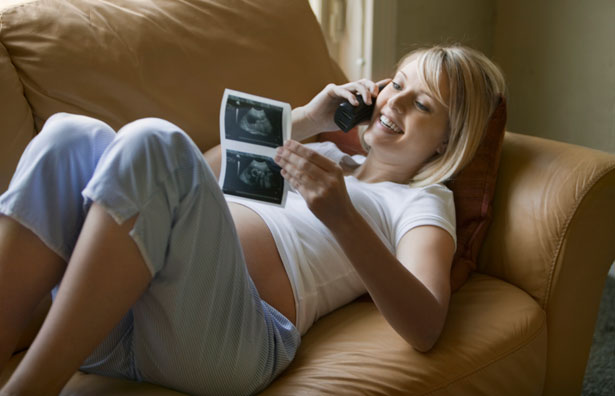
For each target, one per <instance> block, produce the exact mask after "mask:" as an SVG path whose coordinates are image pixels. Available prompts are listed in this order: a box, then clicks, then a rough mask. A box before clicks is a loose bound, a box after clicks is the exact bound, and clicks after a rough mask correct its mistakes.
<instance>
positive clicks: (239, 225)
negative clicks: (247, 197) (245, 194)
mask: <svg viewBox="0 0 615 396" xmlns="http://www.w3.org/2000/svg"><path fill="white" fill-rule="evenodd" d="M229 208H230V211H231V215H232V216H233V221H234V222H235V228H236V229H237V234H238V235H239V241H240V242H241V247H242V249H243V253H244V256H245V258H246V264H247V265H248V272H249V273H250V277H252V281H254V285H255V286H256V288H257V289H258V293H259V294H260V296H261V298H262V299H263V300H265V301H266V302H267V303H268V304H269V305H271V306H272V307H274V308H275V309H277V310H278V311H280V313H282V314H283V315H284V316H286V317H287V318H288V319H289V320H290V321H291V322H293V324H296V318H295V316H296V312H295V297H294V295H293V290H292V288H291V285H290V281H289V280H288V275H287V274H286V270H285V269H284V264H283V263H282V259H281V258H280V254H279V253H278V249H277V248H276V246H275V241H274V239H273V236H272V235H271V231H269V228H268V227H267V224H265V222H264V221H263V219H261V217H260V216H259V215H258V214H256V212H254V211H253V210H252V209H250V208H247V207H245V206H243V205H240V204H238V203H234V202H229Z"/></svg>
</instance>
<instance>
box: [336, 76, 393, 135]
mask: <svg viewBox="0 0 615 396" xmlns="http://www.w3.org/2000/svg"><path fill="white" fill-rule="evenodd" d="M385 86H386V84H382V85H380V86H378V94H380V91H382V90H383V89H384V87H385ZM357 100H358V101H359V105H358V106H353V105H351V104H350V102H348V101H344V102H343V103H341V104H340V105H339V107H338V108H337V110H335V116H334V117H333V120H334V121H335V123H336V124H337V126H338V127H340V129H341V130H342V131H344V132H348V131H350V130H351V129H352V128H354V127H355V126H356V125H357V124H358V123H360V122H363V121H367V120H369V119H370V118H371V117H372V113H373V112H374V103H375V102H376V98H372V104H371V105H370V106H368V105H366V104H365V102H363V97H362V96H361V95H359V94H357Z"/></svg>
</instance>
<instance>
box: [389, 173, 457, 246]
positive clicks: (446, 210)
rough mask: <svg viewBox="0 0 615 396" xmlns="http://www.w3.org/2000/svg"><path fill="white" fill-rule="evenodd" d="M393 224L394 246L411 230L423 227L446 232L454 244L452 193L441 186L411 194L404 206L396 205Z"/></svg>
mask: <svg viewBox="0 0 615 396" xmlns="http://www.w3.org/2000/svg"><path fill="white" fill-rule="evenodd" d="M397 211H398V213H397V214H396V215H395V216H394V218H395V219H397V220H396V221H395V223H394V235H395V246H397V245H398V244H399V241H400V240H401V238H402V237H403V236H404V235H405V234H406V233H407V232H408V231H410V230H411V229H413V228H415V227H419V226H424V225H432V226H437V227H440V228H442V229H444V230H445V231H447V232H448V233H449V234H450V235H451V237H452V238H453V241H454V242H455V249H457V233H456V229H455V201H454V199H453V192H452V191H451V190H449V189H448V188H447V187H446V186H444V185H442V184H434V185H430V186H427V187H423V188H421V189H419V190H418V191H416V193H415V194H412V195H411V196H410V197H409V198H408V199H407V200H406V201H405V202H404V205H397Z"/></svg>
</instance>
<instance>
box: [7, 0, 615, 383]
mask: <svg viewBox="0 0 615 396" xmlns="http://www.w3.org/2000/svg"><path fill="white" fill-rule="evenodd" d="M344 79H345V77H344V76H343V74H342V73H341V72H340V70H339V68H338V67H337V66H336V65H335V63H334V62H332V61H331V60H330V58H329V56H328V53H327V49H326V46H325V43H324V40H323V38H322V34H321V32H320V29H319V26H318V24H317V21H316V20H315V18H314V16H313V15H312V13H311V11H310V8H309V6H308V4H307V1H298V0H294V1H286V0H278V1H265V0H236V1H224V0H182V1H177V0H166V1H164V0H152V1H148V2H144V1H138V0H109V1H104V2H101V1H94V0H67V1H59V0H5V1H3V2H2V3H1V4H0V142H1V144H0V191H4V189H5V188H6V186H7V185H8V181H9V178H10V176H11V174H12V172H13V170H14V169H15V166H16V163H17V160H18V158H19V156H20V154H21V152H22V151H23V149H24V148H25V145H26V144H27V143H28V141H29V140H30V139H31V138H32V137H33V136H34V135H35V134H36V133H37V131H39V130H40V128H41V126H42V125H43V123H44V121H45V120H46V119H47V118H48V117H49V116H50V115H51V114H53V113H55V112H58V111H66V112H73V113H80V114H86V115H90V116H94V117H97V118H100V119H102V120H104V121H106V122H107V123H109V124H110V125H111V126H113V127H114V128H119V127H120V126H121V125H123V124H125V123H126V122H129V121H132V120H134V119H137V118H141V117H145V116H157V117H162V118H165V119H168V120H170V121H172V122H174V123H176V124H178V125H179V126H180V127H182V128H183V129H184V130H185V131H186V132H188V133H189V134H190V136H191V137H192V138H193V139H194V141H195V142H196V143H197V144H198V145H199V147H200V148H201V149H202V150H203V151H205V150H206V149H208V148H209V147H211V146H213V145H215V144H217V141H218V112H219V106H220V100H221V96H222V91H223V90H224V88H232V89H237V90H241V91H244V92H249V93H253V94H256V95H261V96H266V97H270V98H273V99H277V100H282V101H286V102H288V103H290V104H291V105H292V106H298V105H301V104H304V103H305V102H307V101H308V100H309V99H310V98H311V97H312V96H313V95H314V94H315V93H316V92H318V91H319V90H320V89H322V87H323V86H324V85H325V84H326V83H328V82H338V83H339V82H342V81H344ZM527 132H530V133H537V134H539V133H540V131H527ZM614 202H615V155H612V154H607V153H604V152H600V151H597V150H591V149H587V148H583V147H579V146H575V145H571V144H565V143H559V142H555V141H550V140H545V139H541V138H538V137H532V136H528V135H522V134H517V133H512V132H506V135H505V137H504V143H503V149H502V154H501V161H500V167H499V173H498V180H497V186H496V191H495V197H494V202H493V220H492V223H491V226H490V228H489V230H488V232H487V235H486V239H485V241H484V244H483V246H482V249H481V250H480V254H479V257H478V270H477V271H475V272H474V273H473V274H472V275H471V277H470V278H469V280H468V281H467V282H466V283H465V284H464V286H463V287H461V289H460V290H458V291H457V292H456V293H454V294H453V297H452V300H451V305H450V311H449V316H448V318H447V322H446V325H445V328H444V331H443V333H442V336H441V338H440V340H439V341H438V343H437V344H436V346H435V347H434V348H433V350H431V351H430V352H428V353H420V352H417V351H415V350H413V349H412V348H411V347H410V346H408V345H407V344H406V343H405V342H404V341H403V340H402V339H401V338H400V337H399V336H398V335H396V333H395V332H394V331H393V330H392V329H391V328H390V326H389V325H388V324H387V323H386V322H385V321H384V320H383V318H382V317H381V315H380V314H379V313H378V311H377V310H376V308H375V306H374V304H373V303H372V302H371V301H370V299H369V298H368V297H367V296H364V297H361V298H359V299H358V300H356V301H354V302H353V303H351V304H349V305H347V306H345V307H343V308H341V309H339V310H337V311H335V312H333V313H331V314H329V315H327V316H325V317H323V318H322V319H320V320H319V321H318V322H317V323H316V324H315V325H314V327H313V328H312V329H311V330H310V331H309V332H308V333H307V334H306V335H305V336H304V338H303V342H302V345H301V347H300V349H299V351H298V354H297V357H296V359H295V361H294V362H293V363H292V364H291V366H290V367H289V368H288V369H287V370H286V371H285V372H284V373H283V374H282V375H281V377H279V378H278V379H277V380H275V381H274V382H273V383H272V384H271V386H270V387H269V388H268V389H266V390H265V391H264V392H263V393H262V394H263V395H309V394H335V395H340V394H344V395H345V394H380V395H397V394H399V395H402V394H403V395H406V394H417V395H422V394H430V395H540V394H543V395H567V394H571V395H572V394H579V393H580V390H581V385H582V380H583V375H584V371H585V365H586V361H587V357H588V354H589V349H590V346H591V342H592V334H593V329H594V323H595V319H596V315H597V310H598V305H599V301H600V296H601V291H602V288H603V285H604V281H605V278H606V274H607V271H608V268H609V266H610V263H611V262H612V261H613V259H614V258H615V244H614V243H613V235H615V205H614ZM48 305H49V301H48V300H46V301H44V302H42V303H41V307H40V309H39V311H40V312H39V313H38V314H37V315H35V318H34V319H33V321H32V326H31V329H30V330H29V331H28V332H27V334H24V337H23V339H22V341H21V342H20V346H19V348H18V350H17V351H16V353H15V355H14V356H13V358H12V360H11V361H10V364H9V366H8V367H6V368H5V370H4V371H3V372H2V373H1V374H0V384H2V383H4V382H5V381H6V380H7V379H8V377H9V376H10V374H11V372H12V371H13V370H14V368H15V366H16V365H17V363H18V362H19V360H20V359H21V358H22V357H23V354H24V353H25V351H24V349H26V348H27V345H28V343H29V342H30V340H31V338H32V337H33V335H34V334H36V329H37V326H38V325H40V323H41V321H42V319H43V318H44V315H45V312H46V310H47V309H48ZM0 325H2V326H6V325H10V324H5V323H2V324H0ZM67 347H69V346H67ZM50 364H52V362H50ZM62 394H64V395H73V394H75V395H88V394H104V395H172V394H179V393H178V392H176V391H173V390H169V389H164V388H162V387H159V386H156V385H152V384H146V383H136V382H130V381H126V380H120V379H114V378H105V377H101V376H97V375H87V374H84V373H80V372H77V373H75V375H74V376H73V377H72V379H71V380H70V381H69V383H68V384H67V386H66V387H65V389H64V391H63V393H62Z"/></svg>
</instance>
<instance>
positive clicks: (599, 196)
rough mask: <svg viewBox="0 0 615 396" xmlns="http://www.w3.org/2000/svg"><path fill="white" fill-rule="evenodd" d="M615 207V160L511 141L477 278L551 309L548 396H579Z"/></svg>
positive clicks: (611, 248)
mask: <svg viewBox="0 0 615 396" xmlns="http://www.w3.org/2000/svg"><path fill="white" fill-rule="evenodd" d="M614 203H615V155H612V154H608V153H604V152H601V151H597V150H591V149H588V148H584V147H580V146H575V145H571V144H566V143H561V142H555V141H551V140H547V139H541V138H537V137H531V136H524V135H519V134H514V133H509V132H507V133H506V137H505V139H504V146H503V150H502V157H501V163H500V170H499V174H498V184H497V186H496V194H495V198H494V215H493V223H492V225H491V227H490V229H489V231H488V235H487V238H486V240H485V244H484V246H483V249H482V251H481V254H480V257H479V271H481V272H484V273H487V274H490V275H493V276H496V277H499V278H502V279H505V280H507V281H509V282H510V283H512V284H514V285H517V286H518V287H520V288H521V289H523V290H525V291H526V292H527V293H528V294H530V295H531V296H532V297H534V299H535V300H536V301H537V302H538V303H539V304H540V305H541V306H542V307H543V309H545V311H546V313H547V324H548V325H547V326H548V328H549V335H548V362H547V363H548V364H547V365H548V368H547V376H546V380H545V381H546V382H545V394H562V393H571V394H572V393H580V391H581V386H582V380H583V374H584V371H585V365H586V362H587V357H588V355H589V349H590V347H591V342H592V334H593V329H594V325H595V321H596V316H597V312H598V308H599V304H600V296H601V292H602V289H603V286H604V281H605V279H606V274H607V272H608V268H609V267H610V265H611V263H612V262H613V259H614V258H615V244H614V243H613V236H614V235H615V204H614ZM571 342H573V343H574V347H571V345H570V344H571ZM564 390H565V392H564Z"/></svg>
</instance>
